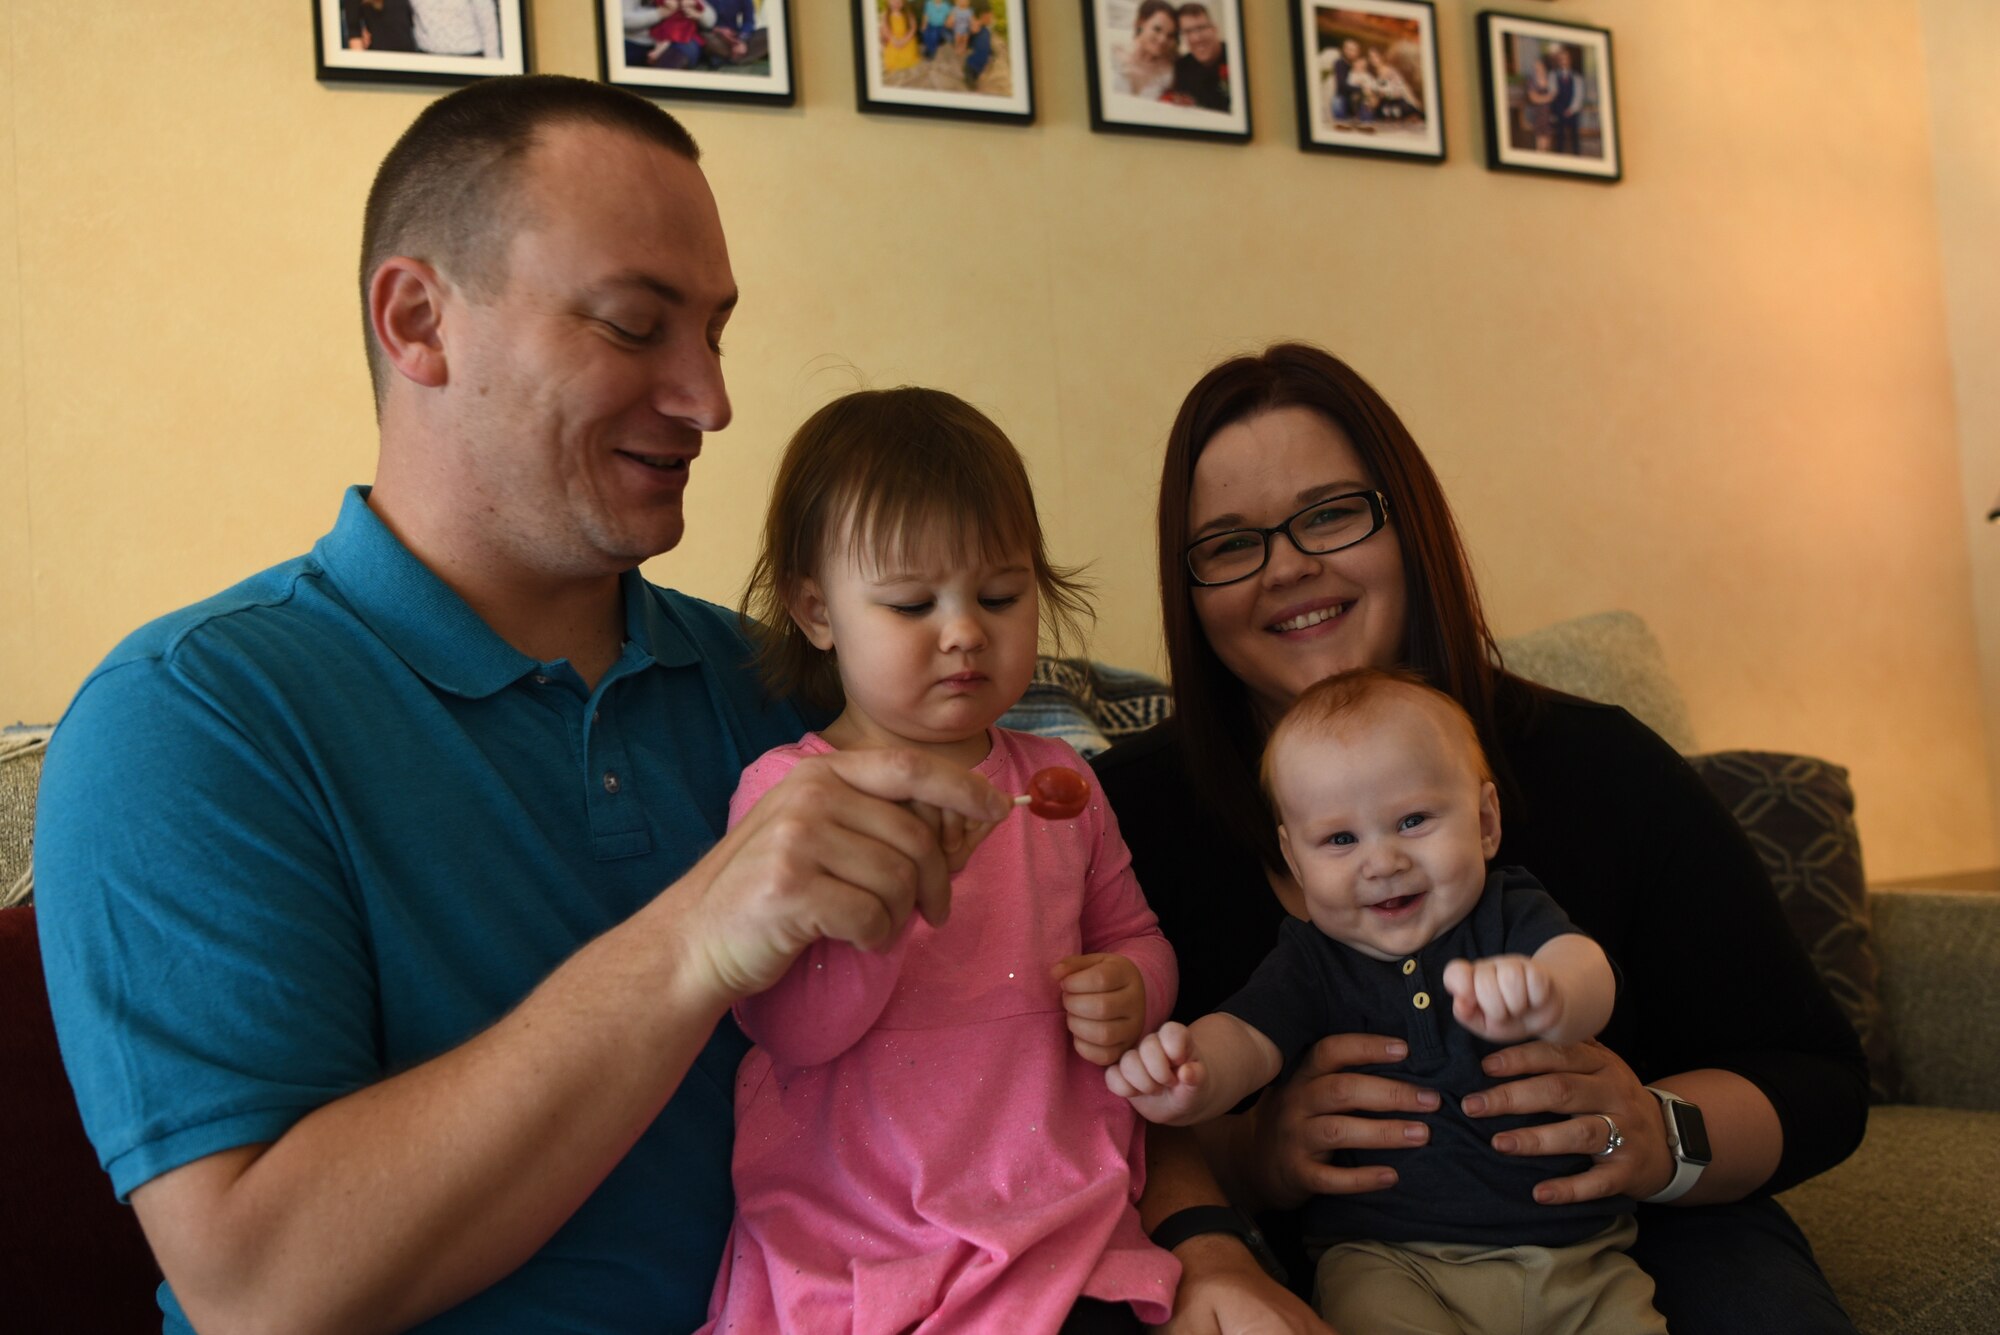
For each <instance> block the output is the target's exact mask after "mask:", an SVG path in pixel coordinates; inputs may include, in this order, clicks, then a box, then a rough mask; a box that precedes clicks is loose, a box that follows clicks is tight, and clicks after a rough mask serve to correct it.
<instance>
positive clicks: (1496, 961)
mask: <svg viewBox="0 0 2000 1335" xmlns="http://www.w3.org/2000/svg"><path fill="white" fill-rule="evenodd" d="M1444 990H1445V991H1446V992H1449V993H1450V994H1451V1013H1452V1015H1453V1017H1454V1018H1456V1019H1457V1020H1458V1022H1459V1023H1460V1024H1462V1025H1464V1026H1465V1027H1466V1028H1467V1029H1470V1030H1471V1031H1472V1032H1473V1033H1475V1034H1477V1035H1479V1036H1480V1037H1481V1038H1484V1039H1486V1040H1487V1041H1488V1042H1492V1043H1517V1042H1520V1041H1522V1040H1523V1039H1528V1038H1533V1037H1536V1036H1537V1035H1540V1034H1542V1033H1545V1032H1547V1031H1548V1030H1550V1029H1553V1028H1554V1027H1555V1026H1556V1025H1557V1024H1559V1023H1560V1022H1561V1021H1562V1016H1563V994H1562V989H1561V988H1560V987H1558V986H1557V984H1556V980H1555V977H1554V976H1553V975H1552V974H1550V973H1549V971H1548V970H1547V969H1544V968H1543V967H1542V966H1541V965H1539V964H1537V963H1535V961H1534V960H1532V959H1530V958H1528V957H1527V956H1526V955H1490V956H1488V957H1487V958H1485V959H1482V960H1453V961H1452V962H1451V963H1449V964H1447V965H1445V967H1444Z"/></svg>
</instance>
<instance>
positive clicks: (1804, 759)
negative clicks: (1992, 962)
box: [1688, 751, 1902, 1103]
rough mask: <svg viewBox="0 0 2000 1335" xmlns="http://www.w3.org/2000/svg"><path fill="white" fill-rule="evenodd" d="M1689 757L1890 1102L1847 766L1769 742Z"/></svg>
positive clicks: (1894, 1076) (1894, 1086) (1896, 1077)
mask: <svg viewBox="0 0 2000 1335" xmlns="http://www.w3.org/2000/svg"><path fill="white" fill-rule="evenodd" d="M1688 762H1689V763H1690V764H1692V765H1693V766H1694V767H1695V771H1696V772H1697V773H1699V774H1700V775H1701V777H1702V779H1703V780H1704V781H1705V782H1706V783H1707V784H1708V786H1709V788H1710V790H1712V791H1713V792H1714V793H1715V795H1716V796H1717V797H1718V798H1720V799H1721V801H1722V804H1723V805H1724V806H1725V807H1727V808H1729V812H1730V814H1731V815H1733V816H1735V817H1736V823H1737V824H1739V825H1741V826H1742V827H1743V832H1744V833H1745V834H1747V835H1749V836H1750V844H1751V846H1752V847H1753V848H1755V849H1756V850H1757V856H1758V857H1759V858H1761V859H1762V860H1763V863H1764V867H1765V870H1767V871H1769V872H1770V873H1771V883H1772V884H1773V885H1774V886H1776V887H1777V890H1778V900H1779V902H1780V903H1781V904H1782V905H1783V906H1784V910H1785V918H1786V920H1787V921H1788V922H1789V923H1790V924H1791V927H1792V931H1793V933H1794V934H1796V935H1797V936H1798V938H1799V940H1800V941H1802V942H1803V943H1805V947H1806V952H1807V953H1808V954H1809V955H1811V956H1812V962H1813V964H1814V965H1815V966H1816V967H1817V968H1818V969H1819V972H1820V976H1821V977H1822V978H1824V979H1825V980H1826V985H1827V987H1828V988H1829V989H1830V990H1831V991H1832V992H1833V997H1834V1000H1835V1001H1837V1002H1839V1003H1840V1008H1841V1010H1842V1011H1844V1012H1846V1014H1847V1018H1848V1019H1849V1020H1850V1021H1852V1022H1853V1024H1854V1028H1855V1030H1856V1032H1858V1033H1859V1034H1860V1035H1861V1047H1862V1050H1863V1051H1864V1052H1866V1053H1867V1055H1868V1073H1869V1082H1870V1084H1871V1085H1872V1086H1873V1092H1874V1097H1875V1101H1876V1102H1878V1103H1892V1102H1895V1101H1896V1100H1897V1099H1898V1097H1899V1092H1900V1086H1901V1084H1902V1078H1901V1075H1900V1073H1899V1072H1898V1070H1897V1067H1896V1059H1895V1054H1894V1053H1893V1052H1891V1051H1890V1049H1889V1028H1888V1024H1887V1022H1886V1020H1885V1019H1884V1017H1883V1013H1882V1001H1881V996H1880V993H1879V992H1878V991H1877V987H1876V985H1877V983H1878V981H1879V979H1880V976H1881V969H1880V966H1879V965H1878V963H1877V961H1876V958H1875V947H1874V942H1873V940H1872V937H1871V926H1870V922H1869V916H1868V883H1867V879H1866V877H1865V876H1864V875H1863V874H1862V870H1861V836H1860V834H1859V832H1858V831H1857V830H1856V829H1855V825H1854V793H1853V790H1852V789H1850V788H1849V787H1848V784H1847V771H1846V770H1844V769H1842V768H1841V767H1840V766H1838V765H1831V764H1828V763H1827V762H1826V761H1824V760H1815V759H1813V758H1812V757H1810V756H1790V755H1780V754H1776V753H1773V752H1768V751H1718V752H1715V753H1714V754H1712V755H1704V756H1689V757H1688Z"/></svg>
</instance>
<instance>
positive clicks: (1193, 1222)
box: [1152, 1205, 1264, 1253]
mask: <svg viewBox="0 0 2000 1335" xmlns="http://www.w3.org/2000/svg"><path fill="white" fill-rule="evenodd" d="M1204 1233H1227V1234H1229V1235H1230V1236H1231V1237H1234V1238H1240V1239H1242V1241H1243V1245H1244V1246H1246V1247H1248V1248H1249V1249H1250V1250H1251V1251H1252V1252H1253V1253H1254V1252H1256V1251H1257V1250H1258V1249H1259V1248H1260V1247H1262V1246H1263V1243H1264V1239H1263V1238H1262V1237H1261V1236H1259V1234H1258V1232H1257V1230H1256V1229H1255V1228H1253V1227H1252V1226H1251V1224H1250V1221H1249V1220H1247V1219H1245V1218H1244V1217H1243V1216H1242V1215H1241V1214H1239V1213H1237V1212H1236V1211H1235V1210H1233V1209H1231V1208H1230V1207H1229V1206H1227V1205H1190V1206H1188V1207H1187V1209H1185V1210H1176V1211H1174V1212H1173V1213H1172V1214H1170V1215H1168V1216H1167V1217H1166V1218H1165V1219H1162V1220H1161V1221H1160V1225H1159V1227H1158V1228H1155V1229H1154V1230H1153V1233H1152V1238H1153V1245H1154V1246H1156V1247H1164V1248H1166V1249H1167V1250H1168V1251H1172V1250H1173V1249H1174V1248H1176V1247H1178V1246H1180V1245H1181V1244H1182V1243H1183V1242H1186V1241H1187V1240H1188V1239H1189V1238H1198V1237H1200V1236H1201V1235H1202V1234H1204Z"/></svg>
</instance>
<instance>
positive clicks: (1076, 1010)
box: [1054, 955, 1146, 1066]
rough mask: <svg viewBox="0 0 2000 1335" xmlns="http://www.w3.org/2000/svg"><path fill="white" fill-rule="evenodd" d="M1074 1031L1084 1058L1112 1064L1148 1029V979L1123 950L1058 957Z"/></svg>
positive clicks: (1064, 998) (1057, 972)
mask: <svg viewBox="0 0 2000 1335" xmlns="http://www.w3.org/2000/svg"><path fill="white" fill-rule="evenodd" d="M1054 974H1055V980H1056V986H1057V987H1059V988H1061V989H1062V1004H1063V1010H1064V1011H1066V1012H1067V1013H1068V1015H1069V1032H1070V1037H1071V1038H1072V1039H1073V1040H1075V1043H1076V1051H1077V1055H1078V1056H1080V1057H1082V1058H1083V1059H1084V1060H1085V1061H1089V1062H1096V1063H1097V1064H1098V1065H1099V1066H1109V1065H1111V1063H1113V1062H1115V1061H1117V1060H1118V1059H1119V1058H1120V1057H1121V1056H1123V1055H1124V1054H1125V1051H1126V1049H1128V1048H1130V1047H1131V1046H1132V1045H1133V1044H1134V1043H1137V1042H1138V1041H1139V1035H1140V1034H1142V1033H1144V1032H1145V1030H1146V980H1145V978H1144V977H1142V976H1141V975H1140V973H1139V966H1138V965H1136V964H1134V963H1133V962H1132V961H1131V960H1128V959H1126V958H1125V957H1124V956H1123V955H1071V956H1070V957H1069V958H1067V959H1061V960H1057V961H1056V963H1055V968H1054Z"/></svg>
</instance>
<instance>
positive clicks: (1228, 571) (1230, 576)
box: [1188, 495, 1376, 584]
mask: <svg viewBox="0 0 2000 1335" xmlns="http://www.w3.org/2000/svg"><path fill="white" fill-rule="evenodd" d="M1368 500H1369V498H1368V497H1367V496H1366V495H1354V496H1334V497H1331V498H1330V499H1327V500H1324V501H1317V502H1315V503H1313V504H1312V505H1309V506H1307V507H1306V508H1305V509H1303V510H1301V511H1299V512H1298V513H1297V514H1295V515H1293V516H1292V517H1291V518H1290V519H1287V520H1286V521H1285V522H1284V523H1283V524H1281V525H1279V529H1280V530H1281V531H1283V532H1286V533H1289V534H1290V535H1291V537H1292V541H1293V542H1295V543H1297V544H1298V547H1299V550H1300V551H1303V552H1308V553H1311V554H1312V555H1315V556H1323V555H1325V554H1326V553H1327V552H1337V551H1339V550H1340V549H1341V548H1342V547H1348V546H1352V545H1353V544H1354V543H1357V542H1359V541H1361V540H1362V539H1363V538H1365V537H1367V536H1368V535H1369V534H1371V533H1373V532H1374V531H1375V529H1376V523H1375V511H1374V507H1372V506H1371V505H1369V503H1368ZM1275 536H1276V535H1275V534H1273V533H1265V532H1263V531H1261V530H1259V529H1250V528H1238V529H1230V530H1229V531H1228V532H1226V533H1216V534H1213V535H1211V536H1209V537H1206V538H1203V539H1202V540H1201V541H1199V542H1197V543H1195V544H1194V545H1193V546H1192V547H1190V548H1189V549H1188V569H1189V570H1190V571H1192V572H1193V574H1194V577H1195V578H1196V579H1198V580H1200V581H1201V582H1202V583H1204V584H1227V583H1229V582H1230V581H1232V580H1238V579H1247V578H1248V577H1249V576H1251V575H1254V574H1256V573H1257V572H1258V571H1259V570H1261V569H1263V568H1264V561H1265V557H1266V555H1267V553H1268V550H1269V546H1270V543H1271V540H1272V539H1273V538H1274V537H1275Z"/></svg>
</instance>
